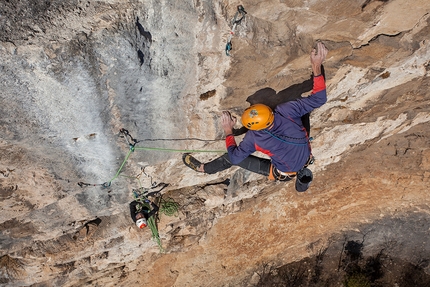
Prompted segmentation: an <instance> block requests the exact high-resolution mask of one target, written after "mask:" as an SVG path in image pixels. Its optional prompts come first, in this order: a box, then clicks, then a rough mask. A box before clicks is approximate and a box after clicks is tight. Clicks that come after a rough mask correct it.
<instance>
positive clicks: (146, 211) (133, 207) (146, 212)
mask: <svg viewBox="0 0 430 287" xmlns="http://www.w3.org/2000/svg"><path fill="white" fill-rule="evenodd" d="M138 204H140V203H138V202H137V201H135V200H134V201H132V202H130V215H131V218H132V219H133V221H134V222H136V221H137V219H136V214H137V213H138V210H137V205H138ZM151 207H152V210H149V208H148V207H147V206H143V207H142V210H141V211H140V212H141V213H142V214H143V216H144V217H145V219H146V220H148V219H149V218H150V217H151V216H152V215H154V214H155V213H156V212H157V211H158V206H157V205H156V204H155V203H153V202H151Z"/></svg>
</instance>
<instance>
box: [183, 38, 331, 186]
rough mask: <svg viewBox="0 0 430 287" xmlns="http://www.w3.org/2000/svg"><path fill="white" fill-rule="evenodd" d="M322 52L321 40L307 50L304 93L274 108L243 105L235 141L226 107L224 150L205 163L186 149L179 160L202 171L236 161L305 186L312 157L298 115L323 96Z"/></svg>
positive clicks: (324, 51) (324, 98)
mask: <svg viewBox="0 0 430 287" xmlns="http://www.w3.org/2000/svg"><path fill="white" fill-rule="evenodd" d="M327 53H328V50H327V48H326V47H325V46H324V44H323V43H322V42H318V43H317V46H316V48H314V49H313V50H312V52H311V54H310V62H311V65H312V72H313V89H312V93H311V95H310V96H308V97H303V98H299V99H297V100H295V101H290V102H286V103H282V104H279V105H278V106H277V107H276V108H275V110H274V111H272V109H271V108H270V107H268V106H266V105H263V104H255V105H252V106H250V107H249V108H247V109H246V110H245V111H244V113H243V114H242V118H241V120H242V124H243V125H244V126H245V127H246V128H247V129H249V131H248V132H247V133H246V134H245V137H244V138H243V140H242V142H240V144H239V145H237V144H236V140H235V138H234V136H233V127H234V126H235V124H236V121H237V120H236V118H234V117H232V116H231V114H230V112H228V111H224V112H223V113H222V116H221V124H222V127H223V130H224V133H225V135H226V138H225V141H226V146H227V151H228V153H226V154H224V155H222V156H220V157H218V158H216V159H214V160H213V161H211V162H208V163H201V162H200V161H198V160H197V159H195V158H194V157H192V156H191V155H190V154H188V153H186V154H184V155H183V157H182V159H183V161H184V164H185V165H186V166H188V167H190V168H191V169H193V170H195V171H198V172H204V173H208V174H214V173H217V172H220V171H223V170H225V169H228V168H230V167H231V166H233V165H237V166H240V167H242V168H244V169H247V170H249V171H252V172H256V173H258V174H262V175H265V176H268V178H269V179H272V180H279V181H290V180H292V179H293V178H294V177H297V178H296V185H295V186H296V190H297V191H300V192H302V191H306V190H307V189H308V188H309V185H310V184H311V182H312V179H313V175H312V172H311V171H310V170H309V169H308V168H307V166H308V165H309V164H310V163H312V161H313V156H312V153H311V146H310V142H309V136H308V133H307V131H306V129H305V127H304V126H303V123H302V120H301V117H302V116H303V115H305V114H308V113H310V112H311V111H312V110H314V109H316V108H319V107H321V106H322V105H323V104H325V103H326V101H327V93H326V86H325V79H324V76H323V75H322V74H321V65H322V63H323V62H324V60H325V58H326V56H327ZM255 151H260V152H262V153H264V154H266V155H268V156H269V157H270V159H266V158H260V157H256V156H253V155H251V154H252V153H254V152H255Z"/></svg>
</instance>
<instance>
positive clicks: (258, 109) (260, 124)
mask: <svg viewBox="0 0 430 287" xmlns="http://www.w3.org/2000/svg"><path fill="white" fill-rule="evenodd" d="M274 118H275V116H274V114H273V111H272V109H271V108H269V107H268V106H266V105H263V104H255V105H252V106H250V107H249V108H247V109H246V110H245V111H244V112H243V114H242V124H243V125H244V126H245V127H246V128H248V129H250V130H254V131H258V130H262V129H265V128H268V127H270V126H271V125H272V123H273V120H274Z"/></svg>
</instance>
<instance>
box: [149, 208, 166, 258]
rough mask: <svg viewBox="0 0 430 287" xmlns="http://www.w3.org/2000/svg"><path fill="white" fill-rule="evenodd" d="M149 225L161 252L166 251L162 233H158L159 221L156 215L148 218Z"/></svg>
mask: <svg viewBox="0 0 430 287" xmlns="http://www.w3.org/2000/svg"><path fill="white" fill-rule="evenodd" d="M148 226H149V228H150V229H151V232H152V239H154V240H155V242H157V245H158V248H160V252H161V253H163V252H164V248H163V246H162V245H161V239H160V234H159V233H158V228H157V223H156V222H155V219H154V216H151V217H150V218H149V219H148Z"/></svg>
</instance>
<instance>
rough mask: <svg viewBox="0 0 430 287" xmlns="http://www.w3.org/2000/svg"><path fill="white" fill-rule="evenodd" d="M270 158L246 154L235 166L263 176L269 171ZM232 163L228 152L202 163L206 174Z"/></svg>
mask: <svg viewBox="0 0 430 287" xmlns="http://www.w3.org/2000/svg"><path fill="white" fill-rule="evenodd" d="M270 165H271V162H270V159H265V158H260V157H256V156H253V155H250V156H248V157H247V158H245V159H244V160H243V161H241V162H240V163H239V164H237V166H240V167H241V168H244V169H246V170H249V171H252V172H255V173H258V174H262V175H265V176H268V175H269V172H270ZM232 166H233V164H232V163H231V162H230V157H229V156H228V153H225V154H223V155H222V156H220V157H218V158H216V159H214V160H213V161H210V162H208V163H205V164H204V170H205V172H206V173H208V174H214V173H217V172H220V171H223V170H226V169H228V168H230V167H232Z"/></svg>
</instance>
